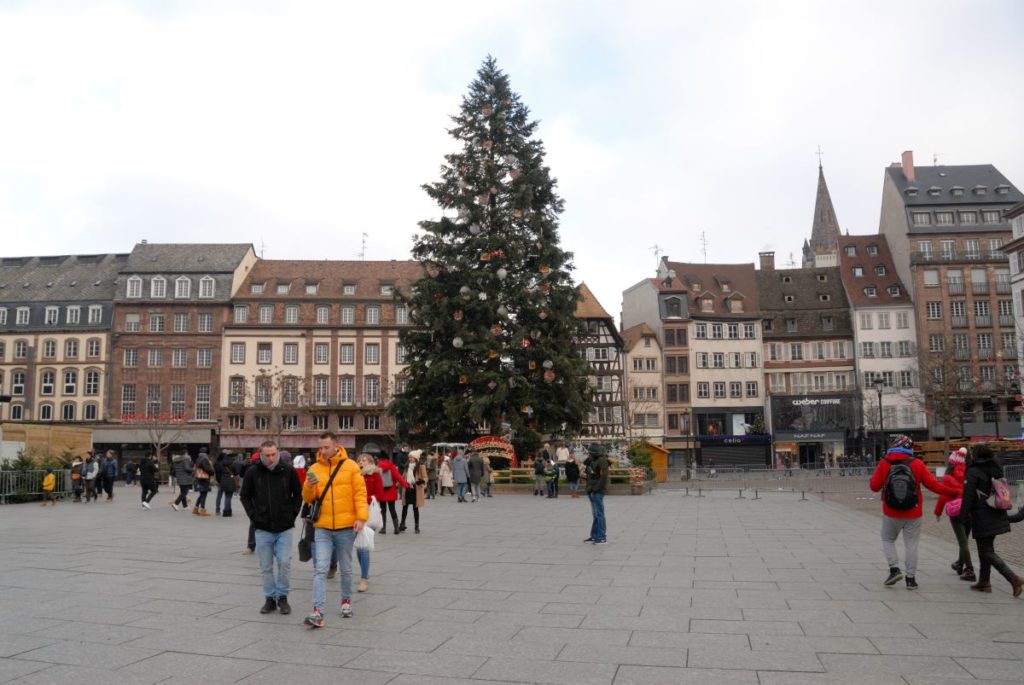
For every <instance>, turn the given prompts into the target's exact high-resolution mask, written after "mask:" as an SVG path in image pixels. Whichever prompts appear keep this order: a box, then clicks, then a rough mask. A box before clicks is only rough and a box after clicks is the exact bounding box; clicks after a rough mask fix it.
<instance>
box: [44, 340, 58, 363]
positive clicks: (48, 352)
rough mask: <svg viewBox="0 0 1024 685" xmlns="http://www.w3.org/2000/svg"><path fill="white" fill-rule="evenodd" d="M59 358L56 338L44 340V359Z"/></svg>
mask: <svg viewBox="0 0 1024 685" xmlns="http://www.w3.org/2000/svg"><path fill="white" fill-rule="evenodd" d="M56 358H57V341H56V340H50V339H47V340H44V341H43V359H56Z"/></svg>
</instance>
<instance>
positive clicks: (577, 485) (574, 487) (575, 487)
mask: <svg viewBox="0 0 1024 685" xmlns="http://www.w3.org/2000/svg"><path fill="white" fill-rule="evenodd" d="M579 489H580V483H579V481H576V480H571V481H569V492H576V491H577V490H579Z"/></svg>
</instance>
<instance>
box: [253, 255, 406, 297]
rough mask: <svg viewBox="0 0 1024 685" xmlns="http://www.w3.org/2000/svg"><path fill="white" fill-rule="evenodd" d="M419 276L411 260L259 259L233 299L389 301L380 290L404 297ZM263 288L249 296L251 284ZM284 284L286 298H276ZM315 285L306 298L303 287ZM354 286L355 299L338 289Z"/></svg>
mask: <svg viewBox="0 0 1024 685" xmlns="http://www.w3.org/2000/svg"><path fill="white" fill-rule="evenodd" d="M422 276H423V267H422V266H421V265H420V264H419V263H418V262H414V261H412V260H402V261H396V260H391V261H387V262H385V261H378V262H375V261H362V260H351V261H346V260H326V259H324V260H302V259H296V260H290V259H261V260H259V261H257V262H256V264H255V265H254V266H253V267H252V269H251V270H250V271H249V274H248V276H246V279H245V282H244V283H243V284H242V287H241V289H240V290H239V291H238V295H236V299H248V298H254V299H266V300H273V299H281V298H284V299H289V300H294V299H296V298H304V299H311V300H313V299H332V300H337V299H339V298H351V299H353V300H368V299H375V300H381V299H382V300H391V299H392V296H391V295H382V294H381V292H380V286H382V285H390V286H393V287H394V288H395V289H396V290H400V291H402V292H404V293H408V292H409V289H410V286H411V285H412V284H413V283H415V282H416V281H418V280H419V279H420V278H421V277H422ZM254 283H255V284H261V283H262V284H264V289H263V292H262V293H253V292H252V290H251V286H252V285H253V284H254ZM279 283H288V284H290V285H291V286H292V287H291V289H290V290H289V292H288V294H287V295H278V294H277V285H278V284H279ZM307 283H309V284H313V283H315V284H317V285H318V288H317V292H316V294H315V295H307V294H306V284H307ZM345 285H354V286H356V293H355V295H345V294H343V292H342V287H343V286H345Z"/></svg>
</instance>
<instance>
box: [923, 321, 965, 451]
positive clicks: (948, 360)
mask: <svg viewBox="0 0 1024 685" xmlns="http://www.w3.org/2000/svg"><path fill="white" fill-rule="evenodd" d="M948 342H949V341H948V340H947V341H945V343H944V344H943V349H942V350H939V351H937V352H931V351H922V352H921V354H920V356H919V360H918V363H919V367H920V373H921V389H922V391H923V397H924V406H923V407H922V408H923V409H924V411H925V413H927V414H928V416H929V417H930V418H931V421H932V423H933V425H941V426H942V427H943V450H944V451H945V452H946V453H947V454H948V453H949V438H950V434H956V435H961V436H962V435H963V434H964V414H963V404H964V402H966V401H971V402H973V401H974V400H975V399H977V397H978V392H977V387H976V383H977V379H975V378H973V377H972V375H971V366H970V363H971V360H970V359H957V354H956V352H955V351H954V350H953V349H951V347H950V345H949V344H948Z"/></svg>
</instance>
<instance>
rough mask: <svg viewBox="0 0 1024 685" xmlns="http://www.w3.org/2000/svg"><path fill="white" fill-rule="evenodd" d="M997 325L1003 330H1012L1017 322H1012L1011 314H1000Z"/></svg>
mask: <svg viewBox="0 0 1024 685" xmlns="http://www.w3.org/2000/svg"><path fill="white" fill-rule="evenodd" d="M999 325H1000V326H1002V327H1003V328H1013V327H1014V326H1016V325H1017V322H1016V321H1014V320H1013V315H1012V314H1000V315H999Z"/></svg>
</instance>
